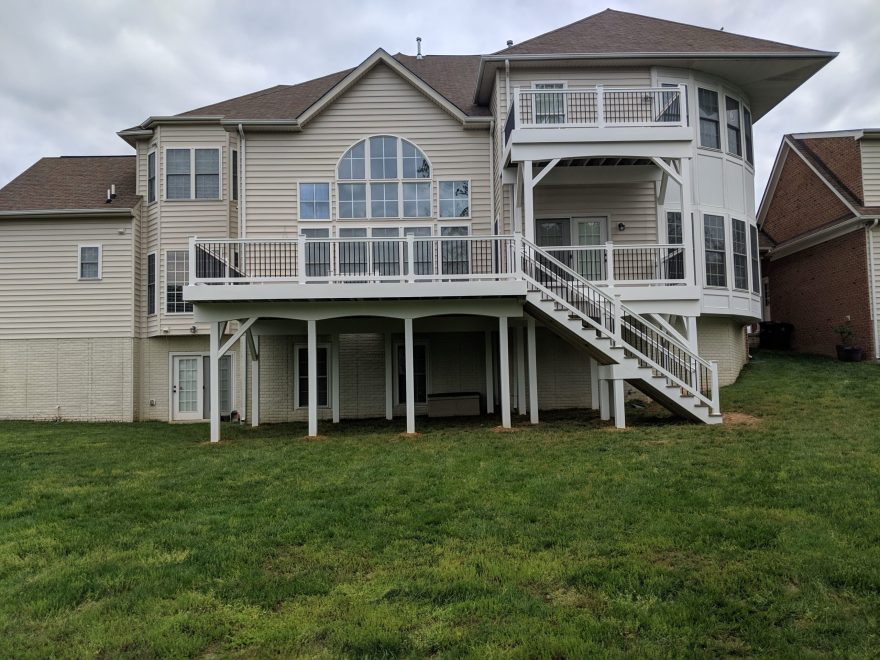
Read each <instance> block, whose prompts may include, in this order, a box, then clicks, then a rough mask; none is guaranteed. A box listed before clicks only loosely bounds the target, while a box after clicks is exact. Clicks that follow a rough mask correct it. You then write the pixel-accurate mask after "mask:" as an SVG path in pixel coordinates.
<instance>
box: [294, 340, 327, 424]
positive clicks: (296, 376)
mask: <svg viewBox="0 0 880 660" xmlns="http://www.w3.org/2000/svg"><path fill="white" fill-rule="evenodd" d="M315 347H316V348H319V349H320V348H326V349H327V404H326V405H323V406H322V405H321V404H320V403H319V404H318V408H319V409H321V410H329V409H330V408H332V407H333V346H332V345H331V344H330V343H329V342H318V343H317V344H315ZM300 350H304V351H306V353H307V354H308V350H309V345H308V344H304V343H302V342H300V343H294V345H293V409H294V410H300V409H308V407H309V404H308V403H306V405H304V406H301V405H300V404H299V379H300V373H299V351H300Z"/></svg>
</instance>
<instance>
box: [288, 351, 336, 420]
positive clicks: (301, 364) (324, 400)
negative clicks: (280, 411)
mask: <svg viewBox="0 0 880 660" xmlns="http://www.w3.org/2000/svg"><path fill="white" fill-rule="evenodd" d="M316 348H317V354H318V368H317V380H318V407H319V408H327V407H329V406H330V347H329V346H327V345H326V344H324V345H318V346H317V347H316ZM308 405H309V349H308V346H297V347H296V406H297V408H306V407H308Z"/></svg>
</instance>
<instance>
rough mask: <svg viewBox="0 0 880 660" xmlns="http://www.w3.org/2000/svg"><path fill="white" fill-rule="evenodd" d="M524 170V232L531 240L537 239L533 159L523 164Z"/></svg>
mask: <svg viewBox="0 0 880 660" xmlns="http://www.w3.org/2000/svg"><path fill="white" fill-rule="evenodd" d="M522 172H523V212H524V215H525V217H524V224H525V226H524V227H523V233H524V234H525V236H526V238H527V239H528V240H530V241H534V240H535V197H534V192H535V186H534V183H533V181H532V161H530V160H527V161H525V162H524V163H523V166H522Z"/></svg>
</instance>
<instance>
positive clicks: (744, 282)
mask: <svg viewBox="0 0 880 660" xmlns="http://www.w3.org/2000/svg"><path fill="white" fill-rule="evenodd" d="M730 229H731V232H732V234H733V241H732V243H733V287H734V288H735V289H746V290H748V288H749V252H748V244H747V242H746V240H747V239H746V223H745V222H744V221H742V220H735V219H734V220H731V221H730Z"/></svg>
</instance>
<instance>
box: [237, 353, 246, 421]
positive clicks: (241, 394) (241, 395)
mask: <svg viewBox="0 0 880 660" xmlns="http://www.w3.org/2000/svg"><path fill="white" fill-rule="evenodd" d="M247 363H248V340H247V336H244V337H242V338H241V339H239V345H238V378H239V381H238V417H239V419H247V408H248V405H247V398H248V396H247V395H248V391H247Z"/></svg>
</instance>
